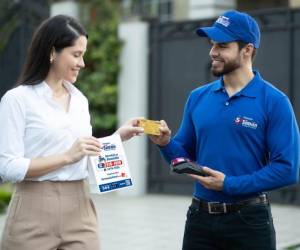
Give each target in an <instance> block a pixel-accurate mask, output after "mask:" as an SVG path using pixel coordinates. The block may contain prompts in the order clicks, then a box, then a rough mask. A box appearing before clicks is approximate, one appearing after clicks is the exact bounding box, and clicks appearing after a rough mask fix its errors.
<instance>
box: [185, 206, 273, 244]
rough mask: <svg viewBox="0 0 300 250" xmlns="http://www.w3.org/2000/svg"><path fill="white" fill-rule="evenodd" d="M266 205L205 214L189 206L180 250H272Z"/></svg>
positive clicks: (269, 209)
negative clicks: (225, 212) (224, 212)
mask: <svg viewBox="0 0 300 250" xmlns="http://www.w3.org/2000/svg"><path fill="white" fill-rule="evenodd" d="M275 238H276V237H275V230H274V225H273V219H272V214H271V208H270V205H267V204H258V205H251V206H247V207H244V208H242V209H240V210H239V211H236V212H232V213H227V214H208V213H207V212H205V211H202V210H201V209H198V208H196V207H194V206H193V205H191V206H190V208H189V210H188V212H187V220H186V225H185V232H184V239H183V247H182V249H183V250H221V249H222V250H223V249H224V250H252V249H253V250H254V249H255V250H275V249H276V239H275Z"/></svg>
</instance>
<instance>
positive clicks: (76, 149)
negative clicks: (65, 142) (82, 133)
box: [65, 136, 101, 164]
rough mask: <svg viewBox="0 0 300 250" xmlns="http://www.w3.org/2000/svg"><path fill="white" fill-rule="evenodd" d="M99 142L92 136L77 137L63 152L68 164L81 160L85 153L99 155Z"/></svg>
mask: <svg viewBox="0 0 300 250" xmlns="http://www.w3.org/2000/svg"><path fill="white" fill-rule="evenodd" d="M100 152H101V143H100V142H99V140H98V139H97V138H95V137H93V136H90V137H83V138H79V139H77V140H76V141H75V142H74V143H73V145H72V147H71V148H70V149H69V150H68V151H67V152H65V156H66V158H67V159H68V162H69V164H72V163H75V162H77V161H79V160H81V159H82V158H83V157H84V156H86V155H95V156H96V155H100Z"/></svg>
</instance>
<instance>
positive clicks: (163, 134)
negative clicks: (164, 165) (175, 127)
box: [149, 120, 171, 147]
mask: <svg viewBox="0 0 300 250" xmlns="http://www.w3.org/2000/svg"><path fill="white" fill-rule="evenodd" d="M149 138H150V140H151V141H152V142H153V143H155V144H157V145H159V146H161V147H163V146H166V145H167V144H168V143H169V142H170V139H171V130H170V129H169V127H168V125H167V123H166V122H165V121H164V120H161V121H160V135H149Z"/></svg>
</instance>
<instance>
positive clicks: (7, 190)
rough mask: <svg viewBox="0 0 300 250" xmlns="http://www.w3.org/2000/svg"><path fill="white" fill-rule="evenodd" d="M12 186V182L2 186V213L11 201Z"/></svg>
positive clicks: (0, 195) (0, 193)
mask: <svg viewBox="0 0 300 250" xmlns="http://www.w3.org/2000/svg"><path fill="white" fill-rule="evenodd" d="M11 194H12V188H11V185H10V184H5V185H1V186H0V213H3V212H4V211H5V209H6V207H7V205H8V203H9V201H10V198H11Z"/></svg>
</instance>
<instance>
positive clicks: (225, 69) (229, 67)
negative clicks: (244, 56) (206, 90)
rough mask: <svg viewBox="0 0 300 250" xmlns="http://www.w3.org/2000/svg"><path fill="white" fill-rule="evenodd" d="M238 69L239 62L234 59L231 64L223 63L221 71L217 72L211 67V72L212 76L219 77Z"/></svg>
mask: <svg viewBox="0 0 300 250" xmlns="http://www.w3.org/2000/svg"><path fill="white" fill-rule="evenodd" d="M239 67H241V63H240V60H238V59H235V60H233V61H231V62H228V63H224V67H223V68H222V69H221V70H217V69H214V68H213V67H211V72H212V74H213V75H214V76H216V77H219V76H223V75H226V74H229V73H231V72H233V71H235V70H236V69H238V68H239Z"/></svg>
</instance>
